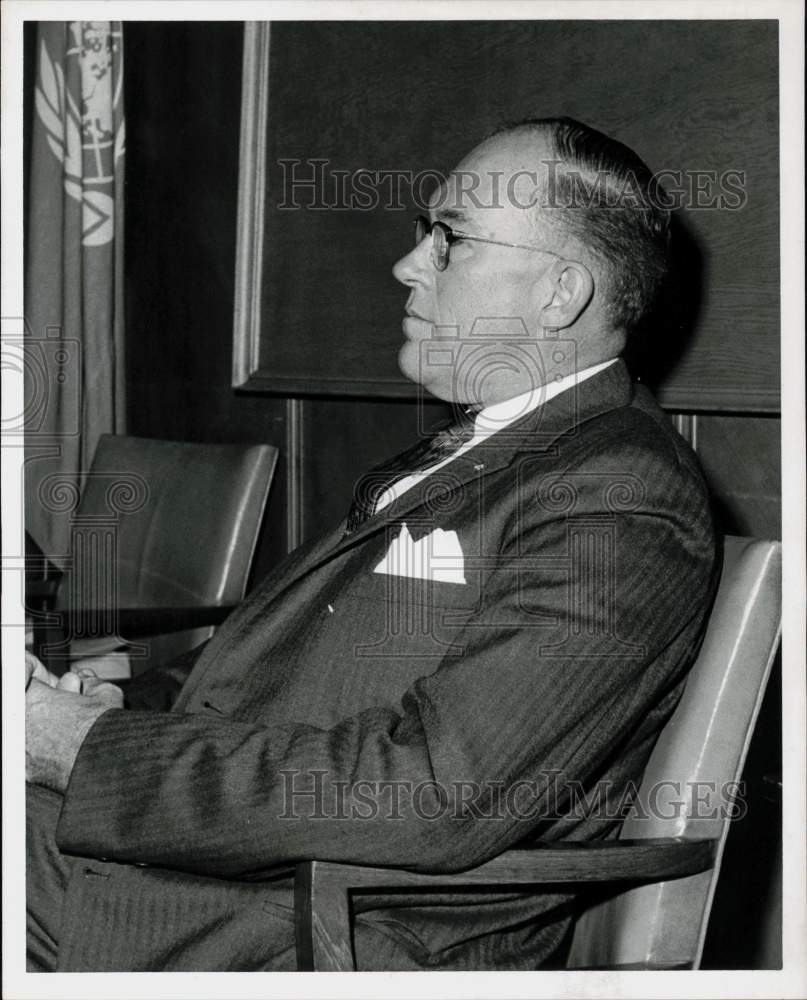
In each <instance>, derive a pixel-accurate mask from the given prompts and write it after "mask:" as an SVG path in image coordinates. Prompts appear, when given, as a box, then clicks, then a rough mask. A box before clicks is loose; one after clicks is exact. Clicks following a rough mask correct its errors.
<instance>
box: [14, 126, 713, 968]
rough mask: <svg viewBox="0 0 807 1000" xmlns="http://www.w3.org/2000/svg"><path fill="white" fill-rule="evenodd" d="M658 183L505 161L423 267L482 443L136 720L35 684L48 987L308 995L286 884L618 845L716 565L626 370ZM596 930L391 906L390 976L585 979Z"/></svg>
mask: <svg viewBox="0 0 807 1000" xmlns="http://www.w3.org/2000/svg"><path fill="white" fill-rule="evenodd" d="M649 185H650V175H649V171H648V170H647V168H646V167H645V166H644V164H642V163H641V161H640V160H639V159H638V158H637V157H636V156H635V154H633V153H632V152H631V151H630V150H628V149H626V148H625V147H624V146H621V145H620V144H619V143H616V142H614V141H613V140H611V139H609V138H607V137H606V136H604V135H601V134H600V133H597V132H595V131H593V130H591V129H588V128H587V127H585V126H582V125H580V124H579V123H576V122H572V121H570V120H567V119H555V120H543V121H537V122H536V121H532V122H526V123H522V124H520V125H517V126H512V127H509V128H507V129H505V130H503V131H501V132H499V133H497V134H496V135H494V136H493V137H491V138H490V139H488V140H486V141H485V142H484V143H482V144H481V145H480V146H479V147H477V148H476V149H475V150H473V151H472V152H471V154H469V156H468V157H466V158H465V160H463V161H462V163H460V165H459V166H458V167H457V169H456V170H455V171H454V172H453V173H452V175H451V176H450V177H449V179H448V180H447V182H446V184H444V185H443V186H442V187H440V188H439V189H438V190H437V191H436V192H435V194H434V197H433V198H432V201H431V207H430V212H429V216H430V217H429V219H423V220H421V221H420V222H419V224H418V233H417V240H416V245H415V247H414V248H413V249H412V251H411V252H410V253H409V254H408V255H407V256H405V257H404V258H402V259H401V260H400V261H399V262H398V263H397V265H396V267H395V274H396V277H397V278H398V279H399V280H400V281H401V282H403V283H404V284H405V285H406V286H407V287H408V288H409V289H410V294H409V298H408V300H407V304H406V314H407V315H406V319H405V320H404V325H403V330H404V335H405V339H404V344H403V347H402V348H401V351H400V356H399V363H400V366H401V368H402V370H403V371H404V372H405V373H406V374H407V375H408V376H409V377H410V378H412V379H414V380H416V381H418V382H420V383H422V384H423V385H424V386H425V387H426V388H427V389H428V390H429V391H430V392H431V393H433V394H434V395H436V396H438V397H439V398H442V399H444V400H448V401H451V402H453V403H456V404H458V407H459V408H460V409H464V408H468V409H469V412H468V413H466V414H465V415H464V416H460V419H459V420H458V424H457V426H456V427H455V428H453V429H452V430H451V431H449V432H447V433H444V434H442V435H440V436H437V437H435V438H430V439H428V440H427V441H425V442H422V443H421V446H420V447H419V448H417V449H415V451H413V452H411V453H409V454H407V455H405V456H403V457H401V459H400V460H398V461H396V462H393V463H390V464H389V465H388V466H386V467H384V468H379V469H377V470H374V472H373V473H372V474H371V475H370V476H368V477H366V478H365V479H364V480H363V481H362V482H361V483H360V484H359V486H358V488H357V491H356V497H355V499H354V506H353V508H352V510H351V512H350V515H349V517H348V518H347V519H346V521H343V522H342V523H341V524H340V525H338V526H336V527H335V528H334V529H333V530H332V531H330V532H327V533H326V534H325V535H323V536H322V537H320V538H318V539H315V540H314V541H312V542H311V543H309V544H307V545H304V546H303V547H302V548H300V549H298V550H297V551H295V552H294V553H292V554H291V555H290V556H289V557H288V558H287V559H286V560H285V561H284V562H283V563H282V564H281V565H280V566H278V567H277V569H276V570H275V571H274V572H273V573H271V574H270V576H269V577H268V578H267V579H266V580H265V581H264V582H263V584H262V585H261V586H260V587H259V588H258V589H257V591H256V592H255V593H254V594H252V595H251V597H250V598H249V599H248V600H247V601H246V602H245V603H244V604H243V605H242V606H241V607H240V608H239V609H238V610H237V611H236V612H234V613H233V615H232V616H231V617H230V618H229V620H228V621H227V622H226V623H225V625H224V626H223V627H222V628H221V629H220V630H219V632H218V633H217V634H216V636H215V637H214V638H213V639H212V640H211V641H210V642H209V643H208V644H207V645H206V646H205V647H204V648H202V649H201V651H194V653H193V654H189V655H188V656H187V657H185V658H184V659H183V660H181V661H179V662H177V663H174V664H172V665H170V666H169V667H166V668H165V669H162V670H156V671H152V672H150V673H148V674H146V675H143V676H142V677H141V678H138V679H137V680H136V681H135V682H134V683H133V684H132V686H131V690H130V691H129V692H128V693H127V699H128V706H127V707H126V708H124V707H123V705H122V696H121V694H120V692H119V691H118V690H117V689H116V688H114V687H113V686H111V685H104V684H96V685H94V684H93V682H92V680H91V679H89V680H88V681H87V682H86V684H85V688H84V693H81V690H80V684H81V682H80V679H79V678H77V677H70V678H67V679H66V680H62V681H61V682H57V681H56V680H55V679H54V678H50V677H48V676H47V674H46V672H45V671H44V670H43V669H42V668H41V667H40V666H38V665H36V664H32V665H31V667H30V669H29V673H31V672H32V673H33V678H32V679H31V681H30V684H29V686H28V690H27V695H26V699H27V721H28V778H29V782H30V787H29V863H28V864H29V883H28V884H29V889H28V910H29V962H30V967H31V968H42V969H45V968H59V969H64V970H75V969H87V970H89V969H99V970H111V969H131V970H138V969H151V970H155V969H207V970H214V969H259V968H274V969H290V968H294V967H295V959H294V949H293V924H292V901H291V888H290V880H289V877H288V874H287V872H286V871H285V870H284V869H283V865H284V864H288V863H290V862H294V861H297V860H300V859H306V858H320V859H327V860H333V861H342V862H355V863H366V864H372V865H391V866H397V867H406V868H412V869H415V870H419V871H432V872H439V871H451V870H459V869H462V868H466V867H469V866H472V865H475V864H478V863H481V862H483V861H485V860H486V859H488V858H491V857H493V856H495V855H496V854H498V853H500V852H501V851H503V850H505V849H507V848H509V847H511V846H513V845H514V844H515V843H517V842H518V841H520V840H522V839H523V838H525V837H527V836H530V837H534V836H540V837H543V838H547V839H559V838H564V839H590V838H594V837H607V836H612V835H614V834H615V833H616V832H617V830H618V825H619V818H620V806H621V805H624V802H625V796H626V793H627V792H628V791H629V790H630V788H631V783H632V782H638V780H639V779H640V777H641V773H642V770H643V767H644V764H645V762H646V760H647V757H648V755H649V752H650V750H651V748H652V746H653V743H654V741H655V739H656V736H657V735H658V733H659V731H660V729H661V727H662V726H663V724H664V722H665V721H666V719H667V718H668V717H669V715H670V713H671V711H672V709H673V708H674V706H675V704H676V702H677V700H678V698H679V696H680V693H681V690H682V687H683V684H684V681H685V678H686V673H687V670H688V668H689V666H690V664H691V662H692V660H693V658H694V655H695V653H696V652H697V648H698V645H699V643H700V639H701V636H702V633H703V629H704V625H705V621H706V618H707V615H708V610H709V606H710V602H711V596H712V594H713V590H714V583H715V571H716V558H715V543H714V535H713V528H712V522H711V518H710V515H709V506H708V501H707V494H706V489H705V486H704V483H703V480H702V477H701V474H700V472H699V469H698V467H697V462H696V460H695V458H694V456H693V454H692V453H691V451H690V450H689V448H688V447H687V446H686V444H685V443H684V442H683V441H682V440H681V439H680V438H679V437H678V436H677V435H676V433H675V432H674V431H673V429H672V427H671V425H670V423H669V420H668V419H667V418H666V417H665V415H664V414H663V413H662V412H661V410H660V409H659V408H658V407H657V406H656V404H655V403H654V401H653V400H652V398H651V396H650V395H649V393H648V392H647V391H646V390H645V389H643V388H642V387H641V386H637V385H635V384H634V383H633V382H632V380H631V378H630V377H629V375H628V372H627V370H626V368H625V366H624V364H623V362H622V361H621V360H620V359H619V355H620V353H621V351H622V349H623V347H624V344H625V340H626V337H627V335H628V334H629V332H630V331H631V329H632V328H633V327H635V326H636V325H637V323H638V322H639V321H640V320H641V319H642V318H643V317H644V316H645V315H646V313H647V311H648V310H649V308H650V306H651V303H652V300H653V298H654V295H655V293H656V291H657V288H658V286H659V283H660V282H661V280H662V278H663V275H664V270H665V262H666V253H667V239H668V238H667V222H668V220H667V217H666V213H664V212H663V211H661V210H659V209H658V208H657V207H655V206H654V204H653V203H652V200H650V199H649V198H648V193H649ZM631 186H632V189H631V190H630V191H628V188H629V187H631ZM598 192H599V194H598ZM637 196H638V200H637ZM575 790H576V792H577V793H580V792H582V793H583V794H584V795H585V796H587V797H588V800H589V804H591V803H592V802H595V803H596V806H597V807H596V808H582V807H581V804H580V795H579V794H575ZM270 876H274V877H270ZM576 905H577V903H576V897H575V896H574V895H573V894H571V893H565V894H562V895H561V894H538V893H511V894H508V895H506V896H503V895H491V894H479V893H477V894H473V895H464V896H450V895H441V896H437V897H434V898H427V899H424V898H422V897H408V896H404V897H387V898H369V899H367V900H366V901H365V902H364V903H363V904H362V905H361V906H357V908H356V909H357V912H356V929H355V942H354V943H355V951H356V958H357V963H358V967H359V968H374V969H407V968H409V969H413V968H438V969H439V968H457V969H463V968H464V969H474V968H477V969H480V968H501V969H505V968H509V969H526V968H535V967H536V966H538V965H540V964H544V965H546V964H549V963H552V962H558V961H561V960H562V953H563V947H564V943H565V942H566V940H567V939H568V931H569V927H570V924H571V920H572V917H573V913H574V910H575V906H576Z"/></svg>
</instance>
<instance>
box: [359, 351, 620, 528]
mask: <svg viewBox="0 0 807 1000" xmlns="http://www.w3.org/2000/svg"><path fill="white" fill-rule="evenodd" d="M616 360H617V359H616V358H611V359H610V361H603V362H601V363H600V364H597V365H591V367H590V368H583V369H581V371H579V372H572V373H571V374H570V375H564V376H562V377H561V378H559V379H556V380H555V381H554V382H550V383H549V385H540V386H538V387H537V388H536V389H530V390H529V391H528V392H523V393H521V395H520V396H513V398H512V399H505V400H503V401H502V402H501V403H494V404H493V405H492V406H486V407H485V408H484V409H483V410H480V411H479V413H477V415H476V419H475V420H474V433H473V436H472V437H471V438H469V439H468V440H467V441H466V442H465V443H464V444H463V445H462V446H461V447H460V448H458V449H457V450H456V451H455V452H452V454H451V455H449V456H448V458H444V459H443V460H442V461H441V462H437V464H436V465H432V466H430V467H429V468H428V469H421V470H420V471H418V472H413V473H412V474H411V475H409V476H404V477H403V478H402V479H399V480H398V482H397V483H393V484H392V486H390V487H388V488H387V489H386V490H385V491H384V492H383V493H382V494H381V496H380V497H379V498H378V500H377V502H376V505H375V513H378V511H380V510H383V509H384V508H385V507H387V506H389V504H391V503H392V502H393V500H397V499H398V497H399V496H402V495H403V494H404V493H406V491H407V490H410V489H411V488H412V487H413V486H414V485H415V484H416V483H419V482H421V481H422V480H423V479H424V478H426V477H428V476H431V475H432V474H433V473H435V472H437V470H438V469H442V468H443V466H444V465H448V463H449V462H453V461H454V459H455V458H457V457H458V456H460V455H464V454H465V452H466V451H470V449H471V448H473V447H475V446H476V445H478V444H479V443H480V442H481V441H484V440H485V439H486V438H489V437H490V436H491V434H495V433H496V431H500V430H503V429H504V428H505V427H507V426H508V424H512V423H513V422H514V421H516V420H518V419H520V418H521V417H525V416H526V415H527V414H528V413H530V412H531V411H532V410H535V409H537V408H538V407H539V406H543V404H544V403H548V402H549V400H550V399H554V398H555V396H559V395H560V394H561V393H562V392H566V390H567V389H571V388H572V387H573V386H575V385H580V383H581V382H585V380H586V379H587V378H591V377H592V375H597V374H598V373H599V372H601V371H603V370H604V369H606V368H608V367H609V365H612V364H614V362H615V361H616Z"/></svg>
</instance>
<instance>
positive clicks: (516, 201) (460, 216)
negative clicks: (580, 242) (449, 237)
mask: <svg viewBox="0 0 807 1000" xmlns="http://www.w3.org/2000/svg"><path fill="white" fill-rule="evenodd" d="M550 162H551V156H550V152H549V149H548V145H547V142H546V140H545V139H544V138H543V137H542V136H540V135H537V134H531V133H529V132H523V133H513V134H510V133H504V134H503V135H501V136H494V137H493V138H491V139H488V140H486V141H485V142H483V143H482V144H481V145H479V146H477V147H476V148H475V149H473V150H471V152H470V153H468V155H467V156H465V157H464V158H463V159H462V160H461V161H460V162H459V163H458V164H457V166H456V167H455V168H454V169H453V170H452V171H451V173H450V174H449V175H448V177H447V178H445V180H444V181H442V182H441V183H440V184H439V185H438V186H437V187H436V188H435V189H434V191H433V192H432V194H431V197H430V198H429V202H428V207H429V210H430V213H431V214H432V216H433V217H434V218H439V219H440V220H441V221H445V222H449V223H450V222H451V221H452V220H453V221H454V222H457V223H459V222H462V221H466V220H468V221H469V220H473V219H475V218H478V217H479V213H480V212H481V211H485V210H487V211H491V210H492V211H495V210H497V209H499V210H507V209H513V208H515V209H523V208H524V206H525V205H527V204H529V203H531V202H532V203H533V204H534V199H535V195H536V192H538V191H541V190H544V189H545V187H546V179H547V171H548V169H549V163H550Z"/></svg>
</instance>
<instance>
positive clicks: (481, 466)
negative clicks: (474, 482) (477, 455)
mask: <svg viewBox="0 0 807 1000" xmlns="http://www.w3.org/2000/svg"><path fill="white" fill-rule="evenodd" d="M484 468H485V463H484V462H478V463H477V464H476V465H475V466H474V471H475V472H481V471H482V470H483V469H484Z"/></svg>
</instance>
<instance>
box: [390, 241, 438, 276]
mask: <svg viewBox="0 0 807 1000" xmlns="http://www.w3.org/2000/svg"><path fill="white" fill-rule="evenodd" d="M431 252H432V238H431V236H425V237H424V238H423V239H422V240H421V241H420V243H418V245H417V246H416V247H413V248H412V249H411V250H410V251H409V253H408V254H406V256H405V257H401V259H400V260H399V261H397V262H396V263H395V266H394V267H393V268H392V273H393V275H394V276H395V277H396V278H397V279H398V281H400V282H401V284H402V285H410V286H411V285H418V284H423V283H424V282H425V281H426V280H428V279H429V278H430V277H431V273H432V272H433V271H434V267H433V265H432V261H431Z"/></svg>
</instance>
